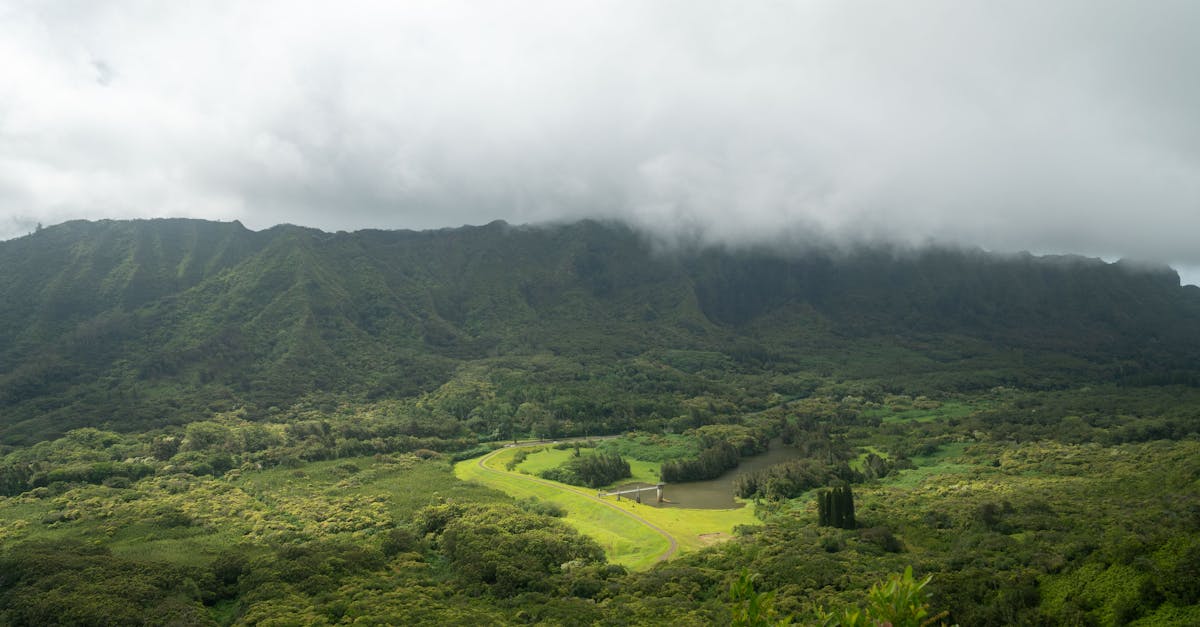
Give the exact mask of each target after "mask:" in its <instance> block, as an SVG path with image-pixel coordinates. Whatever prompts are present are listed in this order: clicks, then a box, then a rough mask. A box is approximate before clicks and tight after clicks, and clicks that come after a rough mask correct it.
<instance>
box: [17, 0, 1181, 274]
mask: <svg viewBox="0 0 1200 627" xmlns="http://www.w3.org/2000/svg"><path fill="white" fill-rule="evenodd" d="M1197 112H1200V2H1194V1H1190V0H1188V1H1179V2H1172V1H1169V0H1155V1H1154V2H1141V1H1129V2H1105V1H1098V0H1081V1H1078V2H1071V1H1062V0H1055V1H1054V2H1047V1H1045V0H1034V1H1030V2H1019V1H1006V2H994V1H990V0H989V1H980V2H970V1H965V0H947V1H945V2H932V1H931V2H922V1H917V0H913V1H906V2H883V1H880V2H854V1H849V0H830V1H828V2H823V1H815V0H814V1H802V2H772V1H756V2H745V1H734V2H707V1H697V0H686V1H679V2H663V1H655V2H646V1H644V0H638V1H630V2H619V1H611V0H606V1H604V2H573V1H568V0H546V1H544V2H523V1H512V0H505V1H504V2H457V1H453V0H430V1H428V2H424V1H418V0H404V1H386V2H346V1H341V2H329V3H314V2H299V1H297V0H286V1H280V2H271V1H255V2H243V1H236V2H219V1H206V2H147V1H138V2H120V1H106V2H93V1H91V0H84V1H78V2H55V1H48V0H37V1H29V2H24V1H19V0H0V237H11V236H13V235H19V234H24V233H26V232H28V231H29V230H31V229H32V228H33V226H34V225H35V224H37V223H38V222H41V223H43V224H47V225H49V224H53V223H57V222H61V221H64V220H68V219H74V218H104V217H111V218H130V217H153V216H190V217H203V218H212V219H221V220H231V219H238V220H241V221H242V222H243V223H244V224H246V225H247V226H248V227H250V228H256V229H257V228H264V227H267V226H271V225H273V224H276V223H280V222H290V223H295V224H303V225H309V226H315V227H319V228H323V229H327V230H338V229H344V230H353V229H358V228H364V227H376V228H417V229H420V228H432V227H442V226H457V225H460V224H464V223H465V224H480V223H485V222H488V221H491V220H493V219H497V218H501V219H505V220H508V221H510V222H535V221H543V220H553V219H574V218H579V217H589V216H590V217H616V218H621V219H625V220H628V221H630V222H633V223H635V224H637V225H641V226H643V227H647V228H650V229H654V230H655V231H657V232H659V233H661V234H666V235H667V236H668V237H669V236H670V235H671V234H675V233H683V234H686V235H687V236H688V237H697V236H698V237H701V238H704V239H708V240H713V241H732V242H746V241H759V240H762V239H769V238H774V237H777V236H778V235H779V234H780V233H791V234H803V233H819V234H822V235H826V236H834V237H850V238H867V239H871V238H879V237H884V238H896V239H900V240H903V241H906V242H918V243H919V242H924V241H930V240H932V241H942V242H961V243H966V244H972V245H979V246H983V247H985V248H989V249H993V250H1008V251H1015V250H1031V251H1034V252H1077V253H1083V254H1089V255H1098V256H1105V257H1106V258H1110V259H1111V258H1117V257H1137V258H1142V259H1147V260H1155V261H1163V262H1168V263H1171V264H1173V265H1176V266H1177V267H1180V266H1183V269H1184V274H1185V279H1189V280H1191V281H1192V282H1194V281H1195V279H1200V273H1197V271H1196V268H1200V245H1197V237H1198V236H1200V115H1198V114H1197Z"/></svg>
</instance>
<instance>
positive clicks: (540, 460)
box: [514, 448, 662, 484]
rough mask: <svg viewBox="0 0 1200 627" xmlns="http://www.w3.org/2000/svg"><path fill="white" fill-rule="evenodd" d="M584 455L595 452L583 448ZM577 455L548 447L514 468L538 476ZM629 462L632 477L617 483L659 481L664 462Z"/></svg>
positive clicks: (569, 451)
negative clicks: (660, 469)
mask: <svg viewBox="0 0 1200 627" xmlns="http://www.w3.org/2000/svg"><path fill="white" fill-rule="evenodd" d="M582 454H583V455H592V454H594V453H593V451H592V450H591V449H583V451H582ZM573 455H575V450H574V449H565V450H558V449H554V448H546V449H545V450H541V451H537V452H533V453H530V454H529V456H528V457H526V458H525V461H523V462H521V463H520V464H518V465H517V467H516V468H515V469H514V470H517V471H518V472H523V473H525V474H529V475H534V476H537V475H539V474H541V473H542V472H543V471H546V470H550V469H551V468H555V467H557V466H561V465H562V464H563V463H564V462H566V461H567V460H568V459H570V458H571V457H572V456H573ZM626 461H628V462H629V470H630V472H631V473H632V477H630V478H628V479H621V480H620V481H617V482H616V483H617V484H623V483H630V482H633V481H640V482H642V483H658V471H659V468H660V467H661V466H662V464H660V463H658V462H648V461H644V460H640V459H626Z"/></svg>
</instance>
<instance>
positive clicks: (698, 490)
mask: <svg viewBox="0 0 1200 627" xmlns="http://www.w3.org/2000/svg"><path fill="white" fill-rule="evenodd" d="M796 457H798V455H797V454H796V449H793V448H792V447H790V446H784V444H783V443H782V442H780V441H778V440H774V441H772V442H771V448H769V449H767V452H766V453H763V454H761V455H755V456H754V457H743V458H742V461H741V463H740V464H738V467H737V468H734V469H733V470H730V471H729V472H726V473H725V474H723V475H721V476H720V477H717V478H716V479H710V480H708V481H689V482H688V483H668V484H667V485H666V486H665V487H664V488H663V497H664V498H665V499H666V500H667V502H666V503H662V504H658V503H655V502H654V500H655V497H654V490H652V489H651V490H648V491H645V492H642V503H643V504H646V505H655V506H659V507H688V508H692V509H736V508H738V507H742V506H744V505H745V504H744V503H738V502H736V501H734V500H733V480H734V479H736V478H737V477H739V476H741V475H743V474H745V473H748V472H753V471H755V470H758V469H760V468H766V467H767V466H772V465H774V464H779V463H782V462H786V461H788V460H792V459H796ZM649 485H650V484H645V483H628V484H625V485H622V486H621V487H620V489H621V490H628V489H632V488H635V487H646V486H649ZM622 498H628V497H622Z"/></svg>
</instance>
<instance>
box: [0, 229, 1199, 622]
mask: <svg viewBox="0 0 1200 627" xmlns="http://www.w3.org/2000/svg"><path fill="white" fill-rule="evenodd" d="M0 267H2V268H3V272H0V624H13V625H45V624H85V625H129V624H148V625H149V624H216V625H232V624H239V625H240V624H247V625H250V624H258V625H283V624H342V623H345V624H350V623H362V624H431V623H441V624H461V623H466V622H475V623H479V624H612V625H618V624H664V623H674V624H730V623H736V624H774V623H775V622H779V621H783V620H786V619H788V618H791V619H793V620H794V621H795V622H797V623H801V624H808V623H822V622H825V623H827V624H839V622H840V624H870V623H855V622H854V621H857V620H870V618H869V617H870V616H875V617H877V618H878V617H880V616H884V615H883V614H879V613H876V614H871V612H880V611H882V610H881V609H879V608H883V607H884V606H886V605H887V603H886V601H887V600H888V598H891V597H887V595H888V594H899V592H898V591H904V590H907V591H909V592H911V593H912V595H913V598H914V599H916V598H920V600H921V602H920V603H917V604H916V605H914V607H915V608H917V609H919V610H920V611H921V612H926V614H923V616H925V618H928V619H932V620H934V621H935V622H946V623H947V624H953V623H957V624H961V625H1011V624H1126V623H1133V624H1178V625H1188V624H1197V623H1200V592H1198V591H1200V587H1198V586H1197V585H1196V582H1197V581H1200V358H1198V356H1200V289H1198V288H1195V287H1192V286H1180V284H1179V279H1178V276H1177V275H1176V274H1175V273H1174V272H1173V271H1171V270H1169V269H1167V268H1157V267H1147V266H1143V265H1139V264H1133V263H1127V262H1118V263H1106V262H1103V261H1100V260H1095V259H1087V258H1081V257H1067V256H1059V257H1037V256H1032V255H1028V254H1019V255H998V254H992V253H986V252H983V251H980V250H972V249H949V248H924V249H914V250H908V249H901V248H886V247H853V246H837V245H833V244H819V243H804V244H801V243H794V244H791V245H788V246H784V245H780V246H777V247H773V248H753V249H751V248H747V249H716V248H705V247H698V246H697V247H686V246H684V247H679V246H675V247H667V246H664V245H661V244H659V243H656V242H655V241H653V240H652V239H649V238H647V237H645V236H643V235H641V234H639V233H637V232H635V231H633V230H631V229H629V228H626V227H624V226H621V225H617V224H604V223H596V222H580V223H575V224H567V225H557V226H544V227H519V226H511V225H507V224H504V223H500V222H497V223H493V224H489V225H486V226H481V227H464V228H461V229H446V230H440V231H426V232H407V231H386V232H385V231H360V232H356V233H344V232H339V233H324V232H320V231H315V230H312V229H305V228H300V227H293V226H279V227H275V228H273V229H268V230H265V231H259V232H253V231H249V230H247V229H245V228H243V227H242V226H241V225H240V224H238V223H215V222H203V221H193V220H148V221H124V222H123V221H104V222H71V223H67V224H63V225H58V226H52V227H48V228H45V229H41V230H39V231H38V232H37V233H34V234H31V235H29V236H27V237H22V238H18V239H14V240H10V241H7V242H0ZM555 440H558V441H561V442H562V444H560V445H558V446H557V447H556V446H554V445H551V444H549V442H551V441H555ZM575 440H579V442H578V443H574V444H572V443H571V442H568V441H575ZM527 442H529V443H531V444H533V443H537V444H544V446H541V447H540V448H533V447H532V446H529V447H524V444H525V443H527ZM514 444H516V445H518V446H515V447H514V446H511V445H514ZM506 445H510V446H508V447H507V448H506ZM768 449H770V450H775V451H781V450H783V451H786V452H787V453H788V457H789V460H788V461H786V462H784V463H780V464H775V465H771V466H768V467H765V468H761V469H758V470H755V471H753V472H748V473H745V474H742V475H739V476H738V478H737V480H736V482H735V481H733V480H729V481H728V482H727V485H728V488H729V490H730V492H731V493H736V494H737V496H739V497H740V498H741V499H742V502H743V503H744V508H745V509H744V511H745V512H748V513H747V514H746V516H747V518H746V520H747V521H748V522H746V523H740V524H737V525H736V526H734V527H732V528H730V529H728V530H727V532H723V533H721V534H712V533H703V534H700V536H701V538H700V539H697V537H695V536H696V534H694V533H693V534H691V535H690V536H688V537H684V534H683V532H679V531H677V529H689V527H687V525H689V524H693V522H694V521H684V522H676V523H673V524H677V525H679V526H677V527H664V528H665V530H666V531H665V532H664V533H667V534H668V535H671V534H673V535H674V536H677V537H676V538H674V539H673V540H672V541H673V542H674V540H676V539H677V540H680V541H681V548H680V550H679V551H678V552H676V553H671V554H665V555H667V557H668V558H669V559H664V560H662V561H657V560H650V561H649V562H643V561H638V560H635V559H633V558H629V557H628V556H627V555H626V554H623V553H621V551H622V548H621V545H620V543H619V542H618V541H617V540H615V539H613V538H611V537H607V536H605V535H603V534H592V535H589V534H588V533H585V532H584V531H581V529H592V528H593V527H587V526H586V525H587V524H595V521H591V522H586V523H582V524H581V522H580V520H581V519H582V518H584V516H582V515H581V514H580V512H579V511H578V510H577V509H573V505H572V503H574V502H575V501H570V500H565V501H562V502H553V501H550V500H547V499H546V498H544V495H545V494H547V492H539V493H538V494H540V495H541V496H533V495H532V492H530V493H529V494H526V493H524V492H519V491H514V490H509V489H505V484H504V483H503V482H504V481H510V479H511V478H514V477H515V478H517V479H520V478H521V477H525V476H528V477H530V478H537V480H538V481H540V482H542V483H538V484H536V485H537V486H538V487H537V488H536V489H537V490H550V489H554V490H558V489H559V488H556V487H553V486H557V485H559V484H563V485H564V486H569V485H570V484H575V485H579V486H586V487H587V488H588V489H581V492H580V493H578V494H574V493H568V492H565V491H560V492H561V494H567V495H570V498H571V499H578V498H583V496H580V495H582V493H584V492H590V493H591V494H593V495H594V493H595V490H594V489H593V488H603V487H606V486H612V485H619V484H620V483H621V482H622V481H625V480H626V478H628V477H632V478H634V479H637V480H641V481H649V482H651V483H653V482H655V481H659V480H661V481H665V482H667V483H669V484H670V483H678V482H690V481H699V480H720V479H719V478H721V477H726V476H728V475H727V474H726V473H727V472H728V471H730V470H731V469H735V468H737V467H738V466H739V465H741V464H743V463H745V462H746V461H747V460H750V459H754V458H756V456H758V455H761V454H763V453H764V451H767V450H768ZM493 458H494V459H495V460H496V463H495V464H493V465H492V466H488V465H487V464H488V462H489V460H491V459H493ZM468 471H470V472H474V473H476V474H475V475H474V477H475V478H471V477H465V475H464V473H467V472H468ZM489 473H490V474H489ZM487 478H492V479H494V481H489V480H487ZM551 484H553V485H551ZM513 485H524V484H517V483H513ZM528 485H531V486H532V485H534V483H533V482H532V480H530V481H529V482H528ZM533 489H534V488H532V487H530V488H529V490H533ZM563 489H564V490H565V489H566V488H563ZM554 494H558V492H555V493H554ZM564 498H565V497H564ZM630 507H632V506H630ZM664 511H666V510H664ZM674 511H675V512H680V511H683V512H685V513H683V514H678V517H686V516H688V514H687V513H686V511H687V510H681V509H676V510H674ZM644 515H646V516H649V514H644ZM660 515H662V516H667V514H660ZM671 515H676V514H671ZM655 520H657V519H655ZM697 520H699V518H697ZM656 524H657V523H656ZM695 524H699V523H695ZM659 526H662V525H659ZM614 535H619V534H614ZM709 540H712V541H709ZM639 559H640V558H639ZM901 573H904V574H901ZM885 582H886V583H885ZM873 586H874V587H873ZM889 591H891V592H889ZM885 597H886V598H885ZM918 606H919V607H918ZM915 612H916V610H914V615H915ZM856 617H857V618H856ZM864 617H865V618H864ZM880 620H882V619H880ZM888 620H892V619H890V618H889V619H888ZM896 624H900V623H896Z"/></svg>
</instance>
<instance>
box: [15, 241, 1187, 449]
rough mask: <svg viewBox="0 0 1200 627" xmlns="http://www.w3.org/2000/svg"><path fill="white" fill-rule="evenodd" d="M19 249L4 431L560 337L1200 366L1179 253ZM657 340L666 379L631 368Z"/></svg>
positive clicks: (1106, 371)
mask: <svg viewBox="0 0 1200 627" xmlns="http://www.w3.org/2000/svg"><path fill="white" fill-rule="evenodd" d="M0 268H3V272H0V441H5V442H10V443H15V442H29V441H36V440H40V439H43V438H45V437H48V436H51V435H55V434H58V433H62V432H65V431H67V430H69V429H71V428H75V427H79V426H85V425H103V426H107V427H110V428H117V429H145V428H150V427H154V426H158V425H163V424H170V423H180V422H187V421H190V420H195V419H198V418H202V417H203V416H205V415H207V413H209V412H211V411H215V410H220V409H227V408H229V407H232V406H243V407H247V408H249V409H250V410H251V412H252V413H253V412H254V411H265V410H266V409H268V408H270V407H274V406H278V407H283V406H287V405H290V404H292V403H295V402H296V401H297V400H299V399H301V398H304V397H311V396H313V395H337V396H339V397H348V398H357V399H363V400H368V399H380V398H401V397H409V396H413V395H417V394H421V393H423V392H430V391H433V390H437V389H438V388H439V386H442V385H444V384H446V383H447V382H448V381H451V380H453V379H455V377H459V376H461V373H463V372H464V369H468V370H469V369H471V368H473V367H475V366H472V364H475V365H476V366H478V367H482V368H483V369H484V370H485V371H489V372H498V371H500V370H503V371H505V372H507V373H509V374H508V375H506V376H511V377H515V378H516V379H521V380H525V381H537V380H539V376H540V375H539V369H538V367H537V366H536V363H535V362H536V361H537V359H541V358H544V357H546V356H550V357H553V358H555V359H558V360H559V361H560V362H561V361H566V362H569V363H574V364H576V365H577V366H576V367H574V371H575V374H574V375H572V377H573V378H574V379H575V380H576V381H577V382H582V381H587V380H595V381H597V383H596V384H595V385H596V386H599V387H601V388H603V387H605V386H607V388H608V389H610V390H612V391H613V392H614V393H616V392H622V393H625V394H628V395H630V396H631V397H634V398H637V397H638V396H639V394H640V395H642V396H645V397H650V396H655V395H656V394H658V393H659V392H661V391H662V390H664V389H666V390H667V391H671V390H675V391H676V392H679V393H678V394H676V395H675V396H677V397H680V398H682V397H685V396H694V395H695V393H696V392H697V391H696V390H691V389H690V388H691V387H696V386H699V387H701V388H704V387H706V386H707V387H708V388H712V387H713V386H719V385H720V384H719V383H717V382H715V380H713V379H712V378H709V379H705V380H703V381H701V380H700V379H697V378H696V377H698V376H700V375H698V374H697V373H699V372H702V371H704V370H705V369H706V368H707V369H712V368H717V369H724V370H727V371H734V372H736V371H738V370H742V371H754V372H756V373H759V374H761V373H764V372H765V373H768V374H770V373H776V374H778V377H777V378H778V379H780V380H781V381H782V380H784V379H786V381H785V382H783V383H780V384H779V385H778V386H777V389H771V390H767V391H773V392H783V393H787V392H789V391H792V392H794V391H795V390H796V388H797V386H799V387H800V388H802V387H803V384H802V383H797V382H798V381H802V380H803V379H804V375H805V373H815V374H819V375H821V376H827V375H830V374H834V375H836V374H838V373H839V372H842V373H845V374H847V375H853V376H854V378H857V379H863V378H866V379H875V380H878V381H880V382H881V385H884V386H885V387H889V388H894V389H896V390H908V391H916V392H920V391H921V390H923V389H933V388H938V389H946V388H951V389H953V388H972V387H976V388H987V387H991V386H995V385H1000V384H1013V383H1016V384H1021V385H1026V386H1034V387H1037V386H1042V387H1053V386H1054V385H1055V384H1056V383H1055V382H1056V377H1063V376H1069V377H1072V378H1075V379H1077V378H1079V377H1085V378H1095V379H1115V380H1137V381H1138V382H1141V383H1147V382H1149V383H1153V382H1156V381H1162V382H1168V381H1169V382H1185V383H1194V382H1195V378H1196V377H1195V372H1196V364H1195V363H1194V358H1193V356H1194V355H1195V354H1196V349H1197V348H1198V347H1200V325H1198V324H1197V322H1200V290H1197V289H1195V288H1181V287H1180V286H1179V281H1178V277H1177V276H1176V275H1175V274H1174V273H1173V272H1171V271H1169V270H1167V269H1145V268H1137V267H1132V266H1130V265H1128V264H1106V263H1103V262H1101V261H1098V260H1090V259H1084V258H1074V257H1065V258H1038V257H1032V256H1029V255H1024V256H1014V257H1001V256H995V255H989V254H985V253H982V252H979V251H971V250H947V249H929V250H924V251H916V252H911V251H910V252H904V251H893V250H881V249H862V250H853V251H844V250H843V251H836V252H835V251H830V250H825V249H821V248H806V249H795V250H786V251H761V250H760V251H740V252H739V251H728V250H720V249H704V250H695V251H689V252H660V251H656V250H655V249H654V248H653V247H652V246H651V245H650V244H648V243H647V241H646V240H645V239H644V238H642V237H641V236H639V235H638V234H637V233H635V232H633V231H631V230H630V229H628V228H625V227H622V226H617V225H606V224H599V223H594V222H581V223H577V224H571V225H562V226H552V227H544V228H530V227H513V226H509V225H506V224H504V223H501V222H497V223H493V224H489V225H486V226H482V227H464V228H460V229H446V230H440V231H427V232H409V231H387V232H385V231H360V232H356V233H336V234H330V233H323V232H320V231H316V230H312V229H304V228H299V227H292V226H280V227H275V228H272V229H269V230H266V231H261V232H251V231H248V230H246V229H244V228H243V227H242V226H241V225H240V224H237V223H232V224H229V223H212V222H203V221H195V220H151V221H127V222H119V221H104V222H97V223H88V222H72V223H67V224H63V225H59V226H55V227H50V228H46V229H43V230H41V231H39V232H38V233H35V234H33V235H30V236H27V237H23V238H19V239H16V240H11V241H8V242H2V243H0ZM850 355H853V356H854V358H853V359H849V358H848V356H850ZM539 356H541V357H539ZM639 360H641V361H639ZM646 361H649V362H653V364H654V368H655V370H653V373H652V374H653V376H652V377H651V378H652V379H654V380H655V383H654V385H650V386H649V387H647V389H650V388H653V393H651V392H646V391H640V390H639V389H638V387H637V385H636V384H633V383H630V381H634V380H635V379H637V377H642V379H645V373H644V372H642V373H641V374H637V375H636V376H635V375H634V374H630V373H631V372H632V370H635V369H637V368H641V367H642V366H644V363H643V362H646ZM639 372H640V371H639ZM556 376H558V375H556ZM701 378H702V377H701ZM648 385H649V384H648ZM699 391H700V392H703V391H704V390H699ZM685 392H686V393H685ZM655 397H656V398H658V396H655ZM517 400H518V401H519V400H520V399H517Z"/></svg>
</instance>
